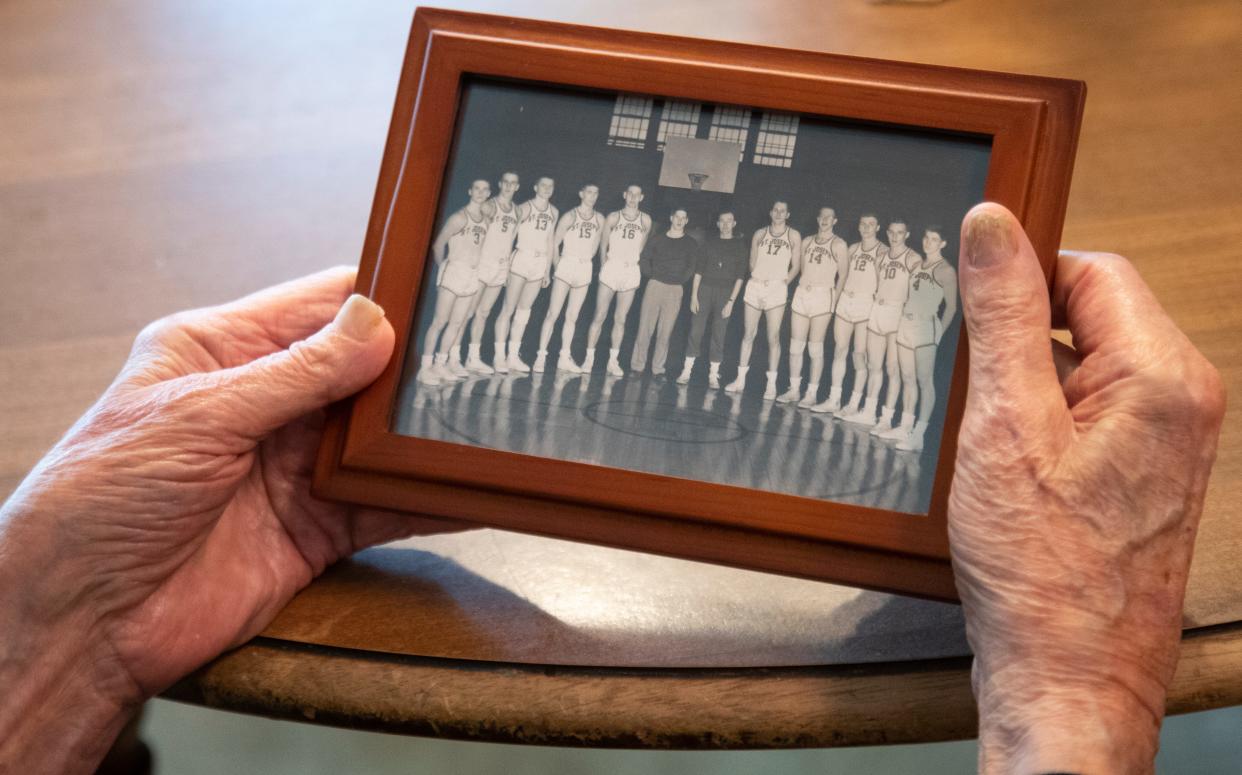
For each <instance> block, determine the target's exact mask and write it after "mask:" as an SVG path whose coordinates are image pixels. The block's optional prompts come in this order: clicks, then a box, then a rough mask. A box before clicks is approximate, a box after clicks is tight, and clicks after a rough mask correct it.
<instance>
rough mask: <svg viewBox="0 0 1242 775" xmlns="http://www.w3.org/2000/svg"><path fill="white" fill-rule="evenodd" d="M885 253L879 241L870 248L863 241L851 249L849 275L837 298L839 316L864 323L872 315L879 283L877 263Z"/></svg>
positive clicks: (849, 320) (846, 320)
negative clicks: (863, 244)
mask: <svg viewBox="0 0 1242 775" xmlns="http://www.w3.org/2000/svg"><path fill="white" fill-rule="evenodd" d="M884 253H885V250H884V245H882V244H881V243H879V242H877V243H875V245H873V246H872V247H871V249H870V250H863V247H862V243H861V242H860V243H858V244H857V245H855V246H854V247H853V249H852V250H850V255H849V275H848V276H846V278H845V287H844V288H842V289H841V298H840V299H838V300H837V317H839V318H841V319H842V320H844V321H845V322H847V323H862V322H863V321H865V320H867V318H869V317H870V316H871V305H872V303H873V302H874V301H875V290H876V286H877V285H878V284H879V277H878V276H877V275H876V264H877V263H879V262H880V261H881V260H882V259H883V258H884Z"/></svg>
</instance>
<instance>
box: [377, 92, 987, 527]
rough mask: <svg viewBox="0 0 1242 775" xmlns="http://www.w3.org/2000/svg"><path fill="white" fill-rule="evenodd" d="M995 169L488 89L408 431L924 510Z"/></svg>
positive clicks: (793, 118)
mask: <svg viewBox="0 0 1242 775" xmlns="http://www.w3.org/2000/svg"><path fill="white" fill-rule="evenodd" d="M990 154H991V144H990V139H989V138H987V137H980V136H974V135H966V134H960V133H949V132H940V131H935V130H929V129H920V128H911V127H897V126H892V125H885V124H879V123H866V122H861V121H854V120H845V119H838V118H834V117H831V116H821V115H806V114H796V113H785V112H776V111H769V110H765V109H763V108H762V107H751V106H738V105H719V104H708V103H702V102H694V101H686V100H678V99H672V98H665V97H661V96H658V95H647V94H642V93H626V94H617V93H604V92H595V91H587V90H580V89H575V88H570V87H564V86H548V85H542V84H532V83H524V82H521V81H511V80H503V81H502V80H491V79H486V78H482V77H471V78H470V79H469V80H468V81H467V82H466V83H464V84H463V87H462V97H461V102H460V106H459V112H458V115H457V120H456V126H455V131H454V138H453V145H452V151H451V153H450V155H449V164H448V166H447V168H446V170H445V174H444V178H443V180H442V181H441V186H440V200H439V207H438V211H437V213H436V216H435V221H434V227H433V233H434V235H435V236H434V239H433V240H432V243H431V245H430V250H429V251H428V255H427V256H426V257H425V262H424V264H423V266H424V272H423V280H422V282H421V283H420V285H419V290H418V297H417V299H416V304H415V314H414V315H413V321H414V322H413V326H412V329H411V330H410V332H409V337H408V347H409V349H408V355H407V357H406V359H405V369H404V373H403V374H402V376H401V387H400V390H399V392H398V400H397V405H396V409H395V412H394V414H393V420H392V422H393V426H392V429H393V431H394V432H396V433H398V434H402V435H407V436H416V437H420V438H427V439H435V440H439V441H446V442H451V443H455V444H462V445H467V446H477V447H484V448H489V449H496V450H503V451H508V452H516V453H521V454H525V455H535V456H539V457H544V458H552V459H558V460H567V461H574V462H578V463H588V464H593V465H598V466H604V467H609V468H618V469H628V470H634V471H643V472H648V473H654V474H660V475H663V476H667V477H672V478H673V479H674V480H676V479H691V480H697V481H703V482H711V483H716V484H728V485H734V486H739V487H745V488H750V489H756V490H764V491H770V492H779V493H786V494H792V495H799V496H803V497H809V498H817V499H822V500H826V501H833V502H838V503H848V504H855V505H859V506H867V507H875V508H881V509H885V510H889V511H895V512H900V513H904V514H909V515H912V516H917V515H925V514H927V513H928V509H929V505H930V500H931V493H932V487H933V482H934V480H935V474H936V466H937V461H938V458H939V450H940V444H941V439H942V437H943V436H944V422H945V415H946V397H947V396H948V392H949V385H950V383H951V382H952V380H953V376H954V374H953V370H954V363H955V362H956V360H957V358H956V356H957V349H958V344H959V332H960V328H961V325H960V320H961V315H960V310H959V304H958V293H957V272H956V269H957V265H958V255H959V254H958V245H957V241H958V234H959V230H960V226H961V223H962V219H963V217H964V216H965V214H966V212H967V210H969V209H970V207H971V205H973V204H974V203H975V202H977V201H979V200H980V199H982V198H983V194H984V185H985V181H986V179H987V175H988V165H989V158H990ZM669 490H670V491H669V492H668V496H669V497H670V498H676V497H677V493H676V492H675V483H674V484H673V485H672V486H670V487H669Z"/></svg>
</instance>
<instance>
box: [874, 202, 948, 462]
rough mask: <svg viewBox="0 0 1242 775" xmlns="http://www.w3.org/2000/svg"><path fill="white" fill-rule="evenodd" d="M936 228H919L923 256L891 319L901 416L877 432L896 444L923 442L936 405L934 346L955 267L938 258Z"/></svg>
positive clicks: (907, 446)
mask: <svg viewBox="0 0 1242 775" xmlns="http://www.w3.org/2000/svg"><path fill="white" fill-rule="evenodd" d="M942 233H943V232H942V231H941V229H940V227H938V226H929V227H928V228H927V230H926V231H925V232H924V233H923V252H924V253H926V254H927V258H925V259H923V260H922V261H921V262H920V263H918V264H916V265H914V266H913V267H912V268H911V270H910V293H909V296H908V297H907V298H906V303H905V306H904V307H903V309H902V314H901V321H900V322H899V323H898V324H897V352H898V359H899V361H900V364H901V422H900V423H899V424H898V425H897V426H896V427H895V428H890V429H888V430H887V431H885V432H882V433H880V434H879V436H880V438H882V439H896V440H897V449H900V450H907V451H918V450H920V449H922V448H923V436H924V435H926V433H927V423H928V421H929V420H930V419H931V413H932V409H933V408H934V407H935V405H936V383H935V381H934V380H933V379H932V376H933V374H932V372H933V369H934V368H935V365H936V348H937V346H939V344H940V337H941V336H942V335H943V334H944V331H945V329H947V328H948V327H949V326H950V325H951V324H952V323H953V317H954V316H955V315H956V314H957V272H955V271H953V267H951V266H949V262H948V261H945V260H944V256H943V253H942V251H943V250H944V247H945V245H946V244H947V243H946V242H945V241H944V238H943V237H942V236H941V234H942ZM942 309H943V312H941V310H942ZM916 405H917V406H918V421H917V422H916V421H915V414H914V409H915V406H916Z"/></svg>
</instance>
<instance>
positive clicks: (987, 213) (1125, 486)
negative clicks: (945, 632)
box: [949, 205, 1224, 773]
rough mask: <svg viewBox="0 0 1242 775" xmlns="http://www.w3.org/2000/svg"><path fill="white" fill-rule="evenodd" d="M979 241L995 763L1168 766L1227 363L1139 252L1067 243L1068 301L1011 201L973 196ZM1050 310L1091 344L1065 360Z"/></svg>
mask: <svg viewBox="0 0 1242 775" xmlns="http://www.w3.org/2000/svg"><path fill="white" fill-rule="evenodd" d="M962 246H963V251H962V253H963V259H962V261H961V269H960V271H961V281H962V282H961V284H962V302H963V308H964V311H965V319H966V325H967V328H968V331H969V334H970V387H969V393H968V397H967V404H966V412H965V415H964V418H963V421H962V425H961V430H960V434H959V439H958V453H957V467H956V473H955V476H954V481H953V487H952V492H951V495H950V502H949V537H950V543H951V546H952V553H953V565H954V570H955V573H956V577H957V586H958V591H959V592H960V594H961V598H962V604H963V606H964V608H965V613H966V620H967V635H968V637H969V639H970V644H971V647H972V649H973V650H974V653H975V663H974V673H973V681H974V690H975V695H976V699H977V700H978V705H979V717H980V718H979V723H980V769H981V771H982V772H1007V773H1008V772H1013V773H1040V772H1081V773H1087V772H1090V773H1095V772H1148V771H1150V769H1151V767H1152V762H1153V759H1154V756H1155V750H1156V745H1157V741H1158V736H1159V728H1160V722H1161V719H1162V717H1163V714H1164V703H1165V694H1166V689H1167V686H1168V683H1169V681H1170V680H1171V678H1172V676H1173V670H1174V667H1175V666H1176V662H1177V653H1178V652H1177V647H1178V639H1179V635H1180V625H1181V611H1182V599H1183V593H1184V589H1185V584H1186V576H1187V572H1188V567H1189V564H1190V557H1191V551H1192V549H1193V545H1194V539H1195V530H1196V526H1197V524H1198V520H1199V514H1200V512H1201V511H1202V508H1203V497H1204V490H1205V488H1206V486H1207V481H1208V474H1209V472H1210V470H1211V467H1212V462H1213V459H1214V457H1215V450H1216V441H1217V436H1218V434H1219V430H1220V425H1221V420H1222V415H1223V412H1224V391H1223V388H1222V383H1221V380H1220V377H1219V376H1218V375H1217V373H1216V370H1215V369H1214V368H1213V367H1212V366H1211V365H1210V364H1209V363H1208V362H1207V361H1206V360H1205V359H1204V358H1203V356H1202V355H1200V354H1199V352H1198V351H1197V350H1196V349H1195V348H1194V346H1193V345H1191V343H1190V342H1189V341H1188V340H1187V339H1186V337H1185V336H1184V335H1183V334H1182V333H1181V332H1180V331H1179V330H1178V329H1177V327H1176V326H1175V325H1174V324H1173V322H1172V321H1171V320H1170V319H1169V318H1168V316H1167V315H1166V314H1165V313H1164V311H1163V310H1162V309H1161V307H1160V305H1159V304H1158V303H1157V301H1156V299H1155V298H1154V296H1153V295H1152V293H1151V291H1150V290H1148V288H1147V287H1146V285H1144V283H1143V281H1142V280H1141V279H1140V278H1139V275H1138V273H1137V272H1136V271H1135V270H1134V268H1133V267H1132V266H1131V265H1130V264H1129V263H1128V262H1127V261H1126V260H1125V259H1123V258H1121V257H1119V256H1112V255H1102V254H1078V253H1062V254H1061V257H1060V260H1059V262H1058V265H1057V270H1056V283H1055V287H1054V289H1053V293H1052V303H1051V306H1050V305H1049V299H1048V293H1047V286H1046V284H1045V282H1044V278H1043V275H1042V274H1041V272H1040V268H1039V264H1038V261H1037V259H1036V257H1035V255H1034V251H1033V249H1032V248H1031V244H1030V241H1029V240H1028V239H1027V237H1026V235H1025V234H1024V233H1023V231H1022V229H1021V227H1020V226H1019V224H1018V223H1017V221H1016V220H1015V219H1014V218H1013V216H1012V215H1010V214H1009V212H1008V211H1007V210H1005V209H1004V208H1002V207H1000V206H998V205H980V206H979V207H976V208H975V209H974V210H972V211H971V213H970V214H969V215H968V216H967V219H966V221H965V222H964V224H963V227H962ZM1050 320H1052V321H1055V322H1056V323H1058V324H1060V325H1067V326H1068V328H1069V330H1070V332H1071V333H1072V335H1073V340H1074V346H1075V348H1076V351H1071V350H1069V349H1068V348H1063V351H1062V352H1059V353H1058V357H1057V359H1056V360H1057V361H1059V363H1057V364H1056V365H1055V366H1054V357H1053V353H1052V351H1051V350H1050V348H1049V335H1050V326H1049V321H1050ZM1058 375H1059V376H1060V379H1058Z"/></svg>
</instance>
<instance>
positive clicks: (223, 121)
mask: <svg viewBox="0 0 1242 775" xmlns="http://www.w3.org/2000/svg"><path fill="white" fill-rule="evenodd" d="M468 7H470V8H473V9H475V10H491V11H497V12H501V13H517V14H526V15H538V16H541V17H544V18H549V19H556V20H563V21H574V22H584V23H594V24H601V25H606V26H614V27H621V28H631V29H640V30H650V31H658V32H676V33H682V34H693V35H702V36H707V37H718V38H724V39H736V40H743V41H749V42H755V43H765V44H774V45H787V46H791V47H798V48H807V49H821V50H826V51H835V52H840V53H847V54H858V55H869V56H884V57H892V58H898V59H906V60H913V61H922V62H934V63H939V64H949V65H961V66H968V67H981V68H988V69H999V70H1013V71H1018V72H1029V73H1039V74H1046V75H1056V76H1065V77H1072V78H1081V79H1083V80H1086V81H1087V82H1088V84H1089V96H1088V100H1087V114H1086V121H1085V124H1084V128H1083V135H1082V141H1081V145H1080V151H1079V161H1078V165H1077V170H1076V175H1075V183H1074V189H1073V194H1072V197H1071V200H1070V206H1069V216H1068V222H1067V225H1066V231H1065V244H1066V245H1070V246H1075V247H1084V248H1086V247H1090V248H1101V249H1108V250H1112V251H1116V252H1120V253H1122V254H1125V255H1127V256H1129V257H1130V258H1131V259H1132V260H1133V261H1134V262H1135V263H1136V264H1137V265H1138V267H1139V268H1140V270H1141V271H1142V273H1143V275H1144V277H1145V278H1146V279H1147V280H1148V282H1149V283H1151V284H1152V285H1153V287H1154V288H1155V289H1156V292H1157V294H1158V296H1159V297H1160V299H1161V300H1162V301H1163V303H1164V304H1165V305H1166V307H1167V308H1168V310H1169V312H1170V313H1171V314H1172V315H1173V317H1174V318H1175V319H1176V320H1177V321H1178V323H1179V324H1180V325H1181V326H1182V327H1183V328H1184V329H1185V330H1186V332H1187V333H1188V334H1189V335H1190V337H1191V339H1192V340H1193V341H1194V342H1195V343H1196V344H1197V345H1198V346H1199V347H1200V348H1201V349H1202V350H1203V351H1204V352H1205V353H1206V354H1207V356H1208V357H1209V358H1210V359H1211V360H1212V361H1213V362H1214V363H1215V364H1216V365H1217V366H1218V367H1219V368H1220V370H1221V372H1222V373H1223V374H1224V377H1225V380H1226V382H1227V383H1228V385H1229V387H1230V388H1232V389H1233V390H1234V392H1237V390H1238V388H1240V387H1242V354H1240V350H1239V347H1238V344H1237V338H1238V335H1239V333H1240V332H1242V306H1240V305H1239V304H1238V300H1239V299H1242V280H1240V279H1239V273H1238V272H1237V271H1235V270H1234V269H1233V267H1234V265H1235V264H1236V263H1237V260H1238V259H1239V258H1240V256H1239V248H1238V247H1237V246H1238V245H1242V187H1239V185H1238V182H1237V181H1238V179H1239V177H1240V175H1242V146H1240V145H1239V144H1238V143H1237V140H1236V136H1237V127H1238V126H1239V125H1242V92H1240V87H1239V83H1242V56H1239V55H1238V53H1239V51H1240V50H1242V14H1238V13H1237V7H1236V3H1234V2H1233V0H1200V1H1199V2H1184V3H1178V4H1168V3H1158V2H1154V1H1150V0H1141V1H1136V2H1132V3H1127V4H1124V6H1122V5H1112V4H1090V3H1079V2H1073V1H1072V0H1050V2H1045V3H1029V2H1021V1H1020V0H993V2H988V3H984V2H982V0H952V1H950V2H946V3H944V4H936V5H913V4H911V5H905V4H898V3H894V4H868V3H864V2H861V0H846V2H838V3H830V4H820V3H793V4H790V3H786V4H780V5H778V6H772V7H770V8H766V9H764V10H760V6H757V5H755V4H751V3H742V2H731V1H730V0H720V2H716V3H713V4H711V5H710V6H700V7H696V6H693V5H676V4H669V3H661V2H654V1H652V0H636V1H635V2H631V3H628V4H609V5H607V6H599V7H596V8H589V7H587V6H586V5H584V4H582V3H578V2H573V3H571V2H545V3H543V4H536V5H531V4H529V3H525V4H516V3H512V4H506V3H500V2H494V3H490V4H489V3H483V2H478V3H472V4H469V6H468ZM410 13H411V9H410V8H408V7H405V6H401V5H397V4H384V3H378V2H376V3H365V4H364V3H350V4H339V3H326V2H324V3H314V2H309V3H308V2H298V3H292V2H272V3H263V4H249V3H244V2H240V0H235V1H234V2H185V3H179V4H175V5H171V6H169V5H162V4H157V3H153V2H145V3H144V2H138V3H120V2H104V3H97V4H92V5H86V6H83V5H81V4H76V3H75V4H70V3H68V2H46V1H45V2H34V0H15V1H14V2H10V3H7V4H4V5H3V6H0V235H2V238H0V266H3V268H4V270H5V280H4V290H5V293H4V294H3V302H0V314H2V318H0V319H2V320H3V326H0V428H2V429H3V437H4V440H5V444H4V445H3V449H2V450H0V493H3V494H7V493H8V492H9V491H11V489H12V488H13V487H14V486H16V484H17V482H18V481H19V480H20V479H21V477H22V476H23V475H24V473H25V472H26V471H27V470H28V469H29V467H30V466H31V465H32V464H33V463H34V461H35V460H36V459H37V458H38V457H39V455H40V454H42V452H43V451H45V450H46V449H47V447H48V446H49V445H50V444H51V443H52V442H53V441H54V440H55V439H56V437H57V436H58V435H59V434H60V433H61V432H63V430H64V429H65V428H66V427H67V426H68V425H69V423H70V422H71V421H72V419H73V418H74V417H75V416H76V415H77V414H78V413H80V412H81V411H82V410H83V409H84V408H85V407H86V406H87V405H88V404H89V403H90V402H91V401H92V400H93V398H94V397H95V396H96V395H97V394H98V393H99V391H100V390H101V389H102V388H103V387H104V386H105V385H106V384H107V382H108V381H109V380H110V378H111V377H112V375H113V374H114V373H115V370H116V369H117V367H118V365H119V364H120V363H121V361H122V360H123V358H124V357H125V354H126V352H127V350H128V347H129V344H130V342H131V341H132V337H133V335H134V334H135V332H136V331H137V330H138V329H139V328H140V327H141V326H142V325H143V324H145V323H146V322H147V321H149V320H151V319H153V318H155V317H158V316H160V315H163V314H166V313H169V312H172V311H175V310H178V309H181V308H185V307H188V306H194V305H201V304H207V303H214V302H218V301H223V300H226V299H229V298H232V297H235V296H237V295H240V294H242V293H244V292H247V291H250V290H253V289H255V288H258V287H261V286H264V285H267V284H270V283H274V282H277V281H280V280H284V279H287V278H289V277H292V276H295V275H298V274H302V273H304V272H308V271H311V270H313V269H316V268H318V267H321V266H324V265H327V264H331V263H350V262H353V261H354V260H356V256H357V255H358V253H359V251H360V247H361V240H362V235H363V231H364V228H365V223H366V217H367V213H368V211H369V208H370V202H371V195H372V190H373V185H374V180H375V174H376V171H377V169H378V164H379V157H380V153H381V151H382V142H383V138H384V136H385V131H386V126H387V121H388V116H389V111H390V109H391V102H392V96H393V93H394V91H395V87H396V77H397V73H398V69H399V66H400V62H401V58H402V54H403V46H404V41H405V36H406V32H407V29H408V23H409V18H410ZM1239 501H1242V423H1239V421H1238V417H1237V412H1231V413H1230V414H1229V416H1228V417H1227V418H1226V422H1225V429H1224V433H1223V435H1222V438H1221V447H1220V456H1219V459H1218V462H1217V465H1216V471H1215V475H1214V477H1213V481H1212V485H1211V488H1210V490H1209V494H1208V499H1207V507H1206V512H1205V516H1204V523H1203V529H1202V532H1201V534H1200V540H1199V546H1198V551H1197V556H1196V561H1195V565H1194V569H1193V573H1192V577H1191V588H1190V594H1189V601H1188V608H1187V616H1186V625H1187V627H1188V633H1187V637H1186V639H1185V641H1184V644H1183V649H1182V662H1181V665H1180V668H1179V671H1178V675H1177V678H1176V681H1175V684H1174V687H1173V692H1172V696H1171V699H1170V709H1171V710H1172V711H1173V712H1181V711H1188V710H1197V709H1204V708H1211V707H1218V706H1222V705H1229V704H1236V703H1240V702H1242V657H1239V654H1242V649H1240V648H1239V646H1240V645H1242V623H1240V622H1242V584H1240V583H1239V582H1238V581H1236V577H1237V574H1236V573H1235V572H1233V569H1234V568H1236V567H1237V565H1238V560H1237V558H1238V557H1239V556H1242V552H1240V551H1239V550H1240V549H1242V526H1239V523H1238V522H1237V520H1235V519H1234V510H1235V504H1236V503H1238V502H1239ZM965 654H966V651H965V645H964V638H963V637H962V632H961V617H960V611H958V610H957V609H956V608H953V607H951V606H941V605H938V604H933V603H920V602H917V601H911V600H905V599H902V598H893V597H889V596H883V595H876V594H872V593H856V592H854V591H852V590H845V589H842V588H838V587H831V586H828V585H818V584H811V583H809V582H802V581H796V580H791V579H782V578H777V577H774V576H764V575H762V574H753V573H745V572H742V571H735V570H728V569H723V568H715V567H712V566H705V565H698V564H695V563H685V562H680V561H676V560H668V559H661V558H654V557H649V556H644V555H637V554H630V553H625V552H616V551H613V550H606V549H594V548H582V547H575V546H572V545H568V544H564V543H561V542H556V541H545V540H542V539H535V538H529V537H523V536H515V535H509V534H503V533H498V532H495V531H479V532H474V533H465V534H460V535H454V536H440V537H432V538H427V539H420V540H418V541H415V542H412V543H409V544H405V545H402V546H398V547H387V548H383V549H379V550H375V551H373V552H371V553H368V554H365V555H363V556H361V557H359V558H357V559H356V560H354V561H351V562H349V563H345V564H342V565H341V566H339V567H337V568H335V569H333V570H332V571H330V572H329V574H328V575H326V576H325V577H324V578H323V579H321V580H320V581H319V582H317V583H316V584H314V585H312V586H311V588H309V589H308V590H307V591H306V592H305V593H304V594H303V595H302V596H300V597H299V598H298V599H296V600H295V601H294V602H293V603H292V604H291V605H290V606H289V608H288V609H287V610H286V611H285V612H284V613H283V614H282V615H281V616H280V618H278V619H277V621H276V622H275V623H273V626H272V627H271V628H270V629H269V631H268V632H267V633H266V636H265V637H263V638H259V639H257V640H256V641H255V642H254V643H253V644H250V645H248V646H246V647H244V648H241V649H239V650H237V651H235V652H233V653H232V654H229V655H226V656H225V657H223V658H221V659H219V660H217V661H216V662H215V663H213V664H212V665H210V666H208V667H207V668H205V669H204V670H202V671H200V672H199V673H198V674H196V675H194V676H192V677H190V678H189V679H187V680H186V681H184V682H182V683H181V684H179V685H178V686H177V687H175V688H174V689H173V690H172V691H171V692H170V693H169V695H170V696H173V697H177V698H181V699H187V700H190V701H194V702H200V703H204V704H207V705H211V706H215V707H222V708H230V709H237V710H248V711H254V712H260V713H264V714H268V715H276V716H284V717H289V718H296V719H313V720H316V721H319V722H323V723H331V724H340V725H346V726H355V727H362V728H372V729H384V730H390V731H401V732H409V733H414V734H429V735H441V736H447V737H460V738H467V739H488V740H508V741H530V742H546V743H558V744H571V745H625V746H650V747H694V748H697V747H762V746H796V745H834V744H858V743H880V742H903V741H914V740H940V739H949V738H955V737H963V736H968V735H970V734H972V733H973V729H974V708H973V703H972V701H971V697H970V691H969V682H968V675H969V659H968V657H967V656H965Z"/></svg>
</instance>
